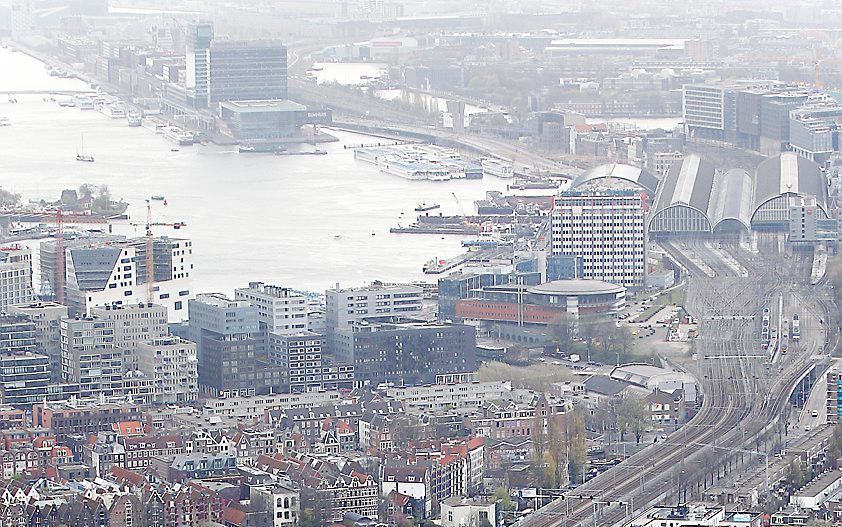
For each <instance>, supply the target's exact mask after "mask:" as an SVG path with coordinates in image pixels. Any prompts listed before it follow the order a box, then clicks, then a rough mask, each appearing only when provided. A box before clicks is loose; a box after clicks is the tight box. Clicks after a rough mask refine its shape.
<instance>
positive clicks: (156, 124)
mask: <svg viewBox="0 0 842 527" xmlns="http://www.w3.org/2000/svg"><path fill="white" fill-rule="evenodd" d="M140 125H141V126H143V127H144V128H147V129H149V130H152V131H153V132H155V133H156V134H162V133H164V129H165V128H166V127H167V123H166V122H164V121H162V120H161V119H158V118H157V117H144V118H143V119H141V121H140Z"/></svg>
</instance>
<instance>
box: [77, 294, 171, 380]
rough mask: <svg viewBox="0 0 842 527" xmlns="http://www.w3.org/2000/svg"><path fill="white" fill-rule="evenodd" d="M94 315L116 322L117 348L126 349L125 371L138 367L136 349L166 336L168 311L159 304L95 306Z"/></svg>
mask: <svg viewBox="0 0 842 527" xmlns="http://www.w3.org/2000/svg"><path fill="white" fill-rule="evenodd" d="M90 311H91V315H92V316H94V317H97V318H99V319H101V320H110V321H112V322H114V345H115V346H116V347H118V348H120V349H122V350H123V369H124V371H126V372H130V371H136V370H138V368H139V364H138V356H137V349H138V346H139V345H140V344H141V343H143V342H146V341H149V340H154V339H157V338H160V337H163V336H165V335H166V334H167V333H168V329H167V308H166V307H164V306H159V305H156V304H148V303H143V302H140V303H139V304H115V305H105V306H94V307H92V308H91V309H90Z"/></svg>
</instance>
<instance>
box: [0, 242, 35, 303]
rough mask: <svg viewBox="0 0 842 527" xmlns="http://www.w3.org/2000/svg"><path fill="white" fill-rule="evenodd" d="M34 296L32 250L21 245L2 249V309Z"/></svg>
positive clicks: (0, 297) (0, 267)
mask: <svg viewBox="0 0 842 527" xmlns="http://www.w3.org/2000/svg"><path fill="white" fill-rule="evenodd" d="M33 298H35V297H34V293H33V290H32V250H31V249H29V248H27V247H22V246H19V245H15V246H12V247H4V248H2V249H0V309H6V307H7V306H9V305H11V304H22V303H27V302H31V301H32V299H33Z"/></svg>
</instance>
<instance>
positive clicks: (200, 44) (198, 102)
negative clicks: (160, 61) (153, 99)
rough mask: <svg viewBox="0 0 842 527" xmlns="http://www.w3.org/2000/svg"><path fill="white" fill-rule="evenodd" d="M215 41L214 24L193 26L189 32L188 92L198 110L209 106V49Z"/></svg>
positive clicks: (207, 23)
mask: <svg viewBox="0 0 842 527" xmlns="http://www.w3.org/2000/svg"><path fill="white" fill-rule="evenodd" d="M212 41H213V24H212V23H210V22H198V23H195V24H191V25H190V26H189V27H188V32H187V57H186V59H187V60H186V64H187V90H188V91H189V92H190V93H192V94H193V96H194V101H193V104H194V106H195V107H196V108H207V106H208V49H210V45H211V42H212Z"/></svg>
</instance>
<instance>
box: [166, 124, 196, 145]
mask: <svg viewBox="0 0 842 527" xmlns="http://www.w3.org/2000/svg"><path fill="white" fill-rule="evenodd" d="M164 137H165V138H166V139H168V140H169V141H172V142H173V143H175V144H177V145H178V146H186V145H192V144H193V140H194V137H193V132H188V131H187V130H182V129H181V128H179V127H177V126H168V127H166V128H164Z"/></svg>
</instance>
